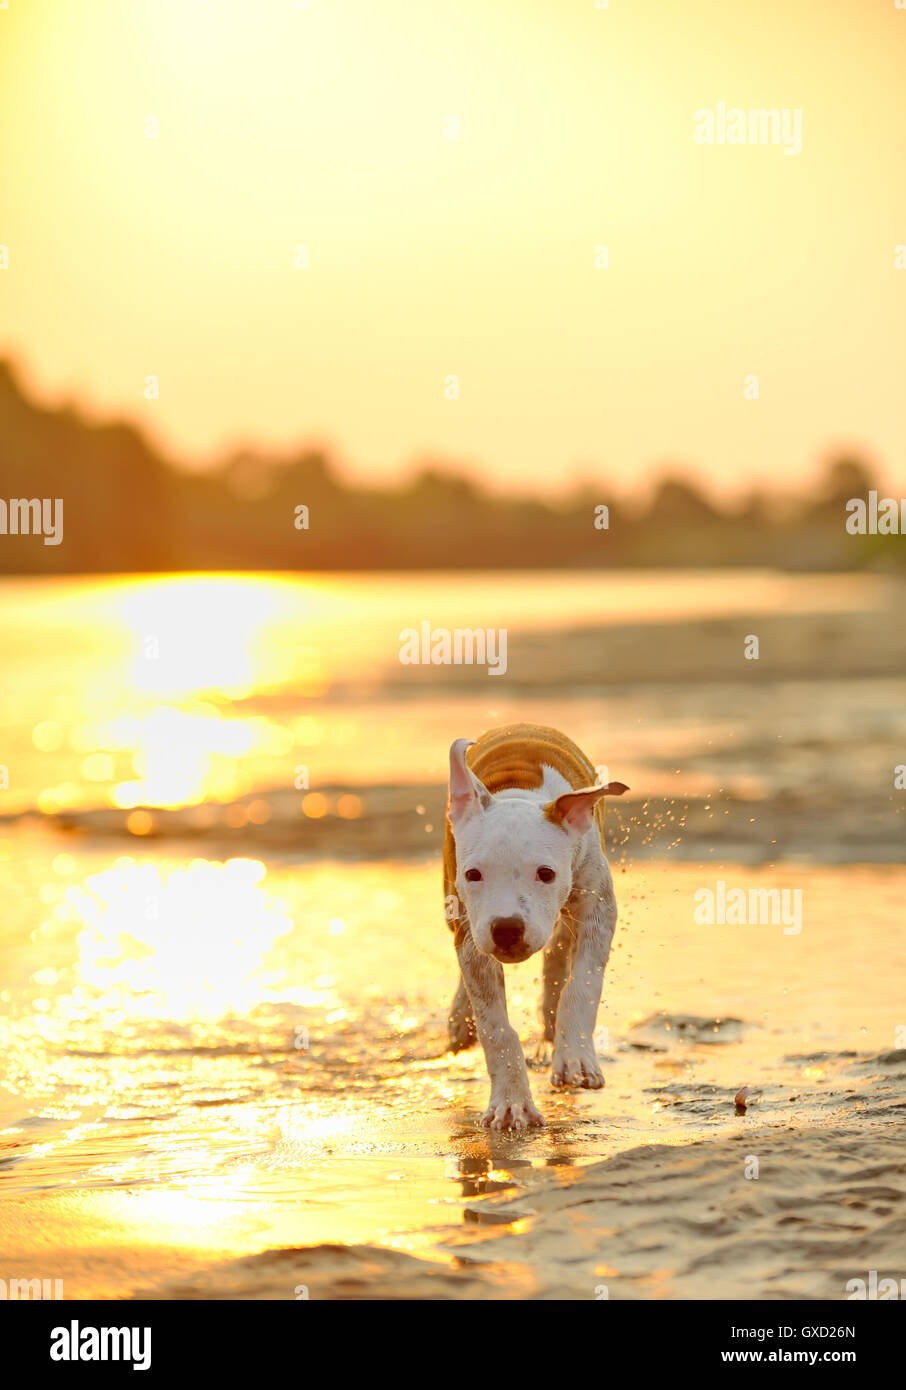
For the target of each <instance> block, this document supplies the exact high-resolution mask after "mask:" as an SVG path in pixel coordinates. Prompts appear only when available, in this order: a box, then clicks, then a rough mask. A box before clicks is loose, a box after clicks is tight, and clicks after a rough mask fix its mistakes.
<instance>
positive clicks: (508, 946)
mask: <svg viewBox="0 0 906 1390" xmlns="http://www.w3.org/2000/svg"><path fill="white" fill-rule="evenodd" d="M524 937H525V923H524V922H523V920H522V918H521V917H495V918H494V920H493V922H492V923H491V940H492V941H493V943H494V945H495V946H496V947H498V949H499V950H501V951H515V950H517V949H518V948H519V947H520V946H521V945H523V941H524Z"/></svg>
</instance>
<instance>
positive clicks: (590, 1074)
mask: <svg viewBox="0 0 906 1390" xmlns="http://www.w3.org/2000/svg"><path fill="white" fill-rule="evenodd" d="M551 1085H552V1086H556V1087H558V1088H563V1087H566V1086H582V1087H585V1088H586V1089H588V1090H589V1091H597V1090H600V1088H601V1087H602V1086H603V1085H604V1073H603V1072H602V1071H601V1068H600V1067H599V1066H598V1062H597V1058H596V1057H595V1055H594V1053H593V1052H592V1053H562V1052H555V1053H554V1063H553V1070H552V1071H551Z"/></svg>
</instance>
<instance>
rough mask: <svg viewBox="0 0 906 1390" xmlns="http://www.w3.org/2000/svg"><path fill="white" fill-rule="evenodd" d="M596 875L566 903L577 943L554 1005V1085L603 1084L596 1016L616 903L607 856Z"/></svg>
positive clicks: (595, 1086) (552, 1076) (595, 1085)
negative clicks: (599, 1063)
mask: <svg viewBox="0 0 906 1390" xmlns="http://www.w3.org/2000/svg"><path fill="white" fill-rule="evenodd" d="M594 877H595V887H594V888H589V887H584V888H582V889H580V890H578V891H577V892H576V894H575V895H574V897H573V898H571V899H570V902H569V905H568V906H569V911H570V914H571V916H572V917H573V920H574V922H575V924H576V949H575V953H574V955H573V964H572V972H571V974H570V977H569V980H568V981H567V983H566V985H565V987H564V989H563V993H562V995H561V996H560V1007H559V1009H558V1010H557V1028H556V1034H555V1037H554V1058H553V1070H552V1072H551V1081H552V1083H553V1085H554V1086H587V1087H589V1088H591V1089H595V1090H596V1089H598V1088H599V1087H601V1086H603V1085H604V1075H603V1073H602V1071H601V1068H600V1067H599V1066H598V1058H597V1054H596V1052H595V1037H594V1035H595V1021H596V1019H597V1016H598V1005H599V1004H600V1002H601V990H602V987H603V984H604V967H605V966H606V964H607V957H608V956H609V955H610V944H611V942H612V941H613V932H614V927H615V926H616V920H617V905H616V900H615V898H614V893H613V884H612V882H611V878H610V871H609V869H608V868H607V865H606V862H605V864H604V865H603V872H602V873H600V875H599V874H595V876H594Z"/></svg>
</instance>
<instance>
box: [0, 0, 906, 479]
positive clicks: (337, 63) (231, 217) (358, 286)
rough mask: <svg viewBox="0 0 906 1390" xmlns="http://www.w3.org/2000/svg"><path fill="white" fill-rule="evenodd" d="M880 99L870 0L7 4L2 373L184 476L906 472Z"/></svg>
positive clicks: (893, 167) (892, 50)
mask: <svg viewBox="0 0 906 1390" xmlns="http://www.w3.org/2000/svg"><path fill="white" fill-rule="evenodd" d="M0 2H2V0H0ZM904 71H906V11H898V10H897V9H896V8H895V5H894V0H760V2H759V3H744V0H683V2H682V3H678V0H647V2H646V0H610V6H609V8H607V9H596V8H595V4H594V0H556V3H554V0H549V3H542V2H541V0H381V3H379V4H377V3H374V0H343V3H340V0H307V5H306V4H304V3H303V0H78V3H75V0H8V7H7V8H0V244H2V245H6V246H8V247H9V268H8V269H7V270H5V271H0V352H2V353H4V354H11V355H13V356H14V357H15V358H16V359H17V361H18V362H19V363H20V365H21V367H22V368H23V370H24V373H25V378H26V381H27V383H28V384H29V386H31V387H32V388H33V389H34V390H36V391H38V392H39V393H40V395H41V397H42V399H46V400H48V401H53V402H59V401H62V400H75V401H78V402H79V403H80V404H81V405H82V406H84V407H85V408H86V409H87V410H88V411H90V413H91V415H92V416H93V417H97V418H101V417H107V416H109V415H110V414H116V415H124V416H127V417H129V418H131V419H134V420H136V421H138V422H140V423H141V424H142V425H143V426H144V427H145V428H146V429H148V430H149V431H150V432H151V433H152V434H153V435H154V436H155V437H156V438H157V439H158V441H160V442H162V443H163V444H165V445H166V447H167V448H168V449H169V450H171V451H172V452H174V453H176V454H178V455H179V456H182V457H187V458H189V459H197V460H199V461H202V460H207V459H209V458H211V457H213V456H214V455H215V454H217V453H219V452H220V451H222V450H224V449H226V448H232V447H233V446H235V445H238V444H242V443H248V444H254V445H257V446H263V447H268V448H270V447H273V448H275V449H280V450H282V449H284V448H286V447H287V446H289V445H292V444H295V443H297V442H299V441H312V440H317V441H321V442H324V443H326V444H328V445H329V446H330V447H331V449H332V450H333V451H334V453H335V455H336V457H337V458H338V459H340V460H341V461H342V462H343V463H344V464H345V465H346V466H347V468H348V471H349V473H350V474H351V475H352V476H354V477H357V478H365V477H368V478H372V479H375V480H381V479H384V478H390V477H394V476H399V475H400V474H401V473H402V472H404V471H406V470H408V469H409V468H411V466H412V465H413V463H414V462H416V461H417V460H421V459H425V458H426V457H430V458H433V459H445V460H449V461H451V462H456V463H461V464H463V465H465V466H467V467H469V468H470V469H472V470H473V471H474V472H475V473H476V474H480V475H481V476H482V477H484V478H485V479H487V480H489V481H493V482H494V483H495V484H496V485H498V486H501V487H505V486H509V485H512V484H519V485H526V486H531V487H537V488H539V489H544V490H549V489H550V488H552V487H554V486H556V485H557V484H558V483H559V482H560V481H563V480H572V479H573V478H575V477H577V476H589V475H592V474H596V475H597V476H601V477H606V478H608V479H610V480H612V482H613V483H614V485H615V486H617V487H618V488H620V489H622V488H625V487H632V486H634V485H635V484H637V483H639V482H641V481H643V480H646V479H648V478H650V477H651V475H652V473H653V471H655V470H657V469H659V468H661V467H662V466H664V465H666V464H678V465H681V466H690V467H691V468H692V469H693V470H694V471H695V472H696V473H698V474H699V475H700V476H702V477H704V478H707V479H709V480H711V481H713V482H715V483H716V484H718V485H720V486H727V485H730V484H732V485H733V486H734V487H735V486H737V485H742V484H744V483H749V482H753V481H756V480H760V481H762V482H765V483H768V484H772V483H777V484H782V485H786V484H787V483H788V482H799V481H804V480H805V479H807V478H808V477H810V476H812V475H813V474H814V473H815V471H816V469H817V467H818V465H819V464H820V463H821V461H822V460H823V459H824V458H825V457H826V456H827V454H828V453H829V452H832V451H834V450H835V449H837V448H839V447H840V446H852V447H855V448H858V449H859V450H860V451H861V452H863V453H864V454H866V455H867V456H868V457H869V458H870V459H873V460H874V461H875V462H876V463H877V464H878V465H879V466H880V467H881V468H882V470H883V472H884V473H885V475H886V476H887V477H888V478H890V479H896V478H897V477H899V478H902V468H903V425H904V411H903V398H904V381H906V327H904V325H906V269H903V270H900V271H898V270H896V269H895V265H894V258H895V248H896V247H897V245H900V244H904V243H906V178H904V168H906V144H904V105H906V95H904V81H903V73H904ZM720 101H723V102H725V103H726V104H727V106H728V107H741V108H744V109H746V110H747V109H748V108H750V107H777V108H780V109H788V110H790V111H793V110H796V109H800V110H801V112H802V151H801V153H798V154H793V155H787V154H785V153H784V150H783V148H782V147H780V146H776V145H749V144H746V145H739V144H736V145H730V144H726V145H716V144H714V145H704V144H699V143H697V142H696V140H695V138H694V132H695V112H696V111H699V110H701V109H702V108H711V109H716V107H717V103H718V102H720ZM149 116H154V117H156V118H157V120H158V122H159V138H158V139H156V140H154V139H148V138H146V129H147V128H148V127H147V118H148V117H149ZM450 117H456V118H457V120H458V125H459V129H458V138H455V139H450V138H448V135H449V133H450V131H451V128H452V124H451V122H450V120H449V118H450ZM605 245H606V246H607V248H608V260H609V266H608V268H607V269H598V268H596V267H595V256H596V251H595V248H596V247H599V246H605ZM298 246H305V247H307V248H308V257H309V268H308V269H307V270H306V269H296V268H295V267H294V256H295V250H296V247H298ZM750 373H752V374H755V375H757V377H758V379H759V380H758V389H759V398H758V400H747V399H746V396H745V389H744V388H745V379H746V377H747V375H748V374H750ZM150 374H155V375H157V376H158V377H159V381H160V398H159V400H156V401H155V400H151V401H149V400H146V399H145V397H144V390H145V379H146V377H147V376H149V375H150ZM453 375H455V376H457V377H458V378H459V391H460V395H459V399H458V400H450V399H446V398H445V379H446V378H448V377H450V376H453Z"/></svg>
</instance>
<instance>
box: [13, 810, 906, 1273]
mask: <svg viewBox="0 0 906 1390" xmlns="http://www.w3.org/2000/svg"><path fill="white" fill-rule="evenodd" d="M13 862H14V863H15V870H13V867H12V865H13ZM719 872H720V874H721V875H722V876H723V877H724V878H725V880H726V881H727V883H728V885H729V886H744V887H749V886H756V887H757V886H762V885H765V884H766V883H768V882H770V886H772V887H774V886H776V887H781V888H782V887H785V886H790V885H793V886H795V887H798V888H801V889H802V892H803V926H802V931H801V933H800V934H799V935H797V936H793V935H785V934H784V932H783V928H782V926H781V925H776V926H771V925H763V926H751V927H748V928H746V929H745V931H744V932H740V930H739V929H738V928H731V927H727V926H723V927H721V926H699V925H696V924H695V923H694V920H693V899H692V894H693V893H694V892H695V890H696V889H697V888H699V887H701V886H703V884H707V883H708V882H709V880H707V879H703V875H702V871H701V869H700V868H697V867H693V866H682V867H680V866H675V865H671V866H665V865H646V866H645V867H644V869H640V868H639V869H635V870H632V869H630V870H627V871H626V872H623V873H618V875H617V892H618V896H619V899H620V902H621V921H620V926H619V928H618V936H617V941H616V944H615V948H614V952H613V955H612V957H611V962H610V965H609V967H608V972H607V979H606V985H605V992H604V1004H603V1006H602V1010H601V1014H600V1017H599V1024H600V1030H599V1034H598V1039H597V1041H598V1048H599V1052H600V1053H601V1055H602V1057H603V1058H604V1062H605V1073H606V1087H605V1089H604V1090H603V1091H601V1092H597V1093H595V1092H584V1093H572V1094H562V1093H558V1092H554V1091H552V1090H551V1088H550V1086H549V1082H548V1079H547V1072H546V1069H545V1068H544V1066H543V1065H541V1063H540V1062H539V1063H538V1064H537V1067H535V1068H533V1071H532V1078H533V1080H532V1084H533V1088H534V1091H535V1095H536V1098H537V1100H538V1101H539V1104H540V1106H541V1109H542V1111H543V1113H544V1115H545V1118H546V1120H547V1126H546V1128H545V1129H544V1130H543V1131H542V1132H540V1133H538V1134H532V1135H530V1136H521V1137H520V1136H508V1135H493V1136H492V1135H489V1134H488V1133H486V1132H484V1131H482V1130H481V1129H480V1128H479V1127H478V1124H477V1121H478V1119H479V1116H480V1114H481V1112H482V1110H483V1108H484V1105H485V1104H486V1093H487V1082H486V1079H485V1075H484V1066H483V1061H482V1058H481V1055H480V1052H479V1051H478V1050H473V1051H471V1052H468V1053H465V1054H460V1055H459V1056H457V1057H453V1056H450V1055H449V1054H447V1053H445V1051H444V1047H445V1038H444V1018H445V1010H446V1006H447V1004H448V1002H449V998H450V995H451V993H452V989H453V986H454V984H455V962H454V957H453V952H452V947H451V944H450V939H449V934H448V932H447V930H446V928H445V925H444V922H443V918H442V914H441V912H440V910H439V898H440V893H439V886H438V867H437V865H436V864H435V863H434V862H433V861H429V862H411V861H410V862H393V861H390V862H380V863H358V864H355V865H350V864H349V863H344V864H343V865H338V864H322V865H309V866H303V867H299V866H297V865H291V864H280V863H270V864H268V865H265V864H263V863H262V862H260V861H255V860H231V861H226V862H216V861H209V860H205V859H201V858H198V857H195V858H192V859H189V858H188V856H187V855H180V854H175V855H173V856H171V857H168V858H163V857H161V856H160V855H159V854H156V853H153V852H151V853H146V854H142V853H138V852H137V853H136V854H135V855H134V856H128V857H123V856H120V855H118V854H116V853H113V854H111V853H110V852H109V851H106V850H104V849H99V848H93V849H92V848H87V849H84V850H82V849H72V850H67V851H65V852H61V851H60V849H59V845H58V843H57V842H56V841H52V842H50V843H47V842H46V841H45V840H43V839H42V838H40V837H34V836H32V835H28V834H24V835H23V836H22V837H21V838H20V841H19V843H17V844H16V845H15V857H14V859H13V856H12V855H10V856H9V858H8V859H7V863H6V865H5V868H4V871H3V878H4V881H5V882H6V884H7V887H8V889H12V891H11V892H9V893H8V895H7V903H8V912H7V915H6V919H5V925H4V929H3V933H2V937H0V967H2V976H0V978H2V979H3V980H4V984H5V987H4V990H3V992H2V1002H3V1005H4V1008H5V1010H6V1017H7V1024H6V1029H7V1036H6V1038H5V1040H4V1041H5V1048H6V1066H5V1083H4V1087H3V1090H2V1092H0V1175H2V1176H0V1181H2V1189H3V1193H4V1197H5V1201H4V1204H3V1211H4V1212H5V1216H4V1217H3V1218H0V1220H2V1221H3V1230H2V1247H0V1248H3V1249H4V1251H5V1254H6V1259H7V1262H8V1263H9V1262H12V1263H16V1262H18V1264H19V1265H22V1264H33V1263H34V1261H35V1259H36V1258H38V1252H39V1250H40V1247H41V1243H42V1242H43V1241H44V1240H45V1239H46V1237H47V1233H48V1230H49V1229H52V1230H53V1232H54V1243H55V1248H56V1253H55V1256H54V1271H53V1272H54V1274H55V1277H63V1278H64V1279H65V1281H66V1291H67V1296H78V1295H79V1294H81V1293H87V1292H98V1291H101V1292H105V1293H106V1294H108V1295H110V1294H112V1295H114V1296H118V1295H122V1294H124V1293H127V1292H130V1291H131V1290H133V1289H134V1288H136V1287H145V1286H147V1285H148V1283H149V1281H150V1282H152V1283H153V1281H154V1279H155V1278H158V1277H160V1278H164V1277H166V1276H172V1275H175V1274H177V1273H182V1272H185V1270H186V1269H187V1268H198V1267H200V1266H201V1265H203V1263H204V1261H206V1260H213V1259H214V1258H215V1257H217V1258H222V1257H224V1256H228V1255H240V1254H250V1253H253V1252H255V1251H258V1250H262V1249H265V1248H268V1247H270V1246H287V1245H306V1244H312V1243H319V1242H336V1241H348V1242H377V1243H381V1244H385V1245H391V1246H395V1247H397V1248H400V1249H410V1250H420V1251H423V1252H424V1253H427V1254H430V1253H431V1251H432V1246H434V1245H435V1244H436V1242H437V1241H438V1240H439V1239H440V1238H441V1236H442V1235H443V1233H445V1232H448V1233H450V1234H452V1233H453V1232H452V1230H451V1228H458V1229H457V1238H458V1239H459V1238H465V1239H477V1240H480V1239H481V1238H482V1236H483V1234H484V1226H483V1223H482V1222H481V1221H480V1219H476V1218H480V1215H481V1211H482V1206H483V1204H484V1206H488V1204H489V1203H490V1204H491V1205H493V1201H494V1198H495V1196H496V1194H499V1193H503V1192H508V1193H509V1194H510V1195H517V1196H518V1195H519V1194H529V1195H530V1194H531V1192H532V1191H533V1189H534V1188H535V1186H537V1184H539V1183H545V1182H547V1181H549V1179H550V1177H551V1169H555V1170H557V1171H558V1172H560V1173H562V1175H563V1176H564V1177H568V1176H569V1173H570V1171H571V1170H574V1169H576V1168H577V1167H581V1166H584V1165H587V1164H589V1163H591V1162H592V1161H594V1160H596V1159H601V1158H604V1157H607V1156H609V1155H611V1154H614V1153H617V1152H619V1151H622V1150H625V1149H627V1148H631V1147H633V1146H635V1145H638V1144H643V1143H668V1144H672V1145H684V1144H688V1143H690V1142H693V1141H696V1140H700V1139H703V1138H710V1137H714V1136H730V1135H734V1134H738V1133H739V1132H740V1131H741V1130H745V1129H746V1127H750V1128H751V1127H753V1126H755V1127H757V1126H758V1125H764V1124H766V1123H767V1124H769V1125H776V1124H782V1125H790V1124H793V1125H795V1126H796V1127H797V1128H802V1127H805V1126H812V1125H820V1126H824V1127H827V1128H833V1127H834V1126H836V1125H839V1124H842V1123H846V1122H848V1121H851V1120H852V1118H853V1117H854V1116H855V1115H858V1116H859V1119H860V1123H862V1124H863V1125H865V1126H885V1125H888V1124H889V1123H890V1122H891V1120H892V1119H894V1118H897V1117H896V1116H895V1115H894V1112H893V1109H892V1108H891V1107H892V1106H893V1104H894V1099H895V1098H894V1097H893V1096H892V1095H888V1094H886V1093H885V1091H884V1090H883V1088H882V1089H881V1090H880V1091H879V1090H878V1089H877V1085H876V1083H877V1077H878V1073H879V1068H878V1066H877V1064H876V1059H877V1057H878V1056H880V1055H882V1054H883V1053H884V1052H886V1051H889V1050H891V1049H892V1048H894V1047H895V1045H896V1039H897V1032H896V1030H897V1028H898V1027H899V1026H901V1022H902V989H901V982H902V979H903V967H904V964H906V944H904V943H903V941H902V938H900V939H899V940H891V939H890V936H889V933H888V931H887V924H888V923H889V920H890V912H891V908H892V907H893V906H895V905H896V904H898V903H902V900H903V894H904V892H906V872H904V871H902V870H899V869H885V868H870V869H869V868H866V869H851V870H846V871H842V870H838V871H833V870H822V869H801V870H800V869H797V870H796V871H795V872H794V873H791V872H787V873H786V874H783V873H780V872H778V871H773V872H772V873H771V874H770V875H765V874H760V875H759V873H758V872H757V871H752V870H746V871H734V870H733V869H731V868H722V869H720V870H719ZM537 980H538V971H537V964H536V963H535V962H532V961H529V962H526V963H525V964H524V965H523V966H520V967H516V968H515V969H513V970H512V971H508V985H509V1001H510V1011H511V1016H512V1018H513V1020H514V1022H515V1023H516V1026H517V1027H518V1028H519V1030H520V1033H521V1035H522V1037H523V1040H524V1044H525V1046H526V1050H527V1054H528V1055H530V1056H533V1055H534V1054H535V1051H536V1048H537V1046H538V1028H537V1022H536V1003H537V994H538V984H537ZM841 980H845V981H846V988H845V989H841V987H840V982H841ZM879 980H880V981H881V983H880V984H879ZM744 1085H748V1086H750V1087H752V1088H753V1090H752V1094H750V1097H749V1102H748V1109H747V1111H746V1112H745V1113H738V1112H737V1107H736V1105H735V1104H734V1097H735V1095H736V1093H737V1091H738V1090H739V1088H740V1087H742V1086H744ZM24 1213H28V1219H27V1220H23V1219H22V1218H23V1214H24ZM464 1223H465V1224H464ZM470 1232H471V1234H470ZM124 1246H128V1248H129V1249H131V1250H133V1251H134V1252H137V1257H136V1259H135V1261H134V1263H133V1267H132V1268H131V1269H127V1268H125V1267H123V1264H122V1258H121V1257H122V1253H123V1249H124ZM89 1252H90V1258H89ZM287 1296H291V1295H290V1294H289V1293H288V1294H287Z"/></svg>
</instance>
